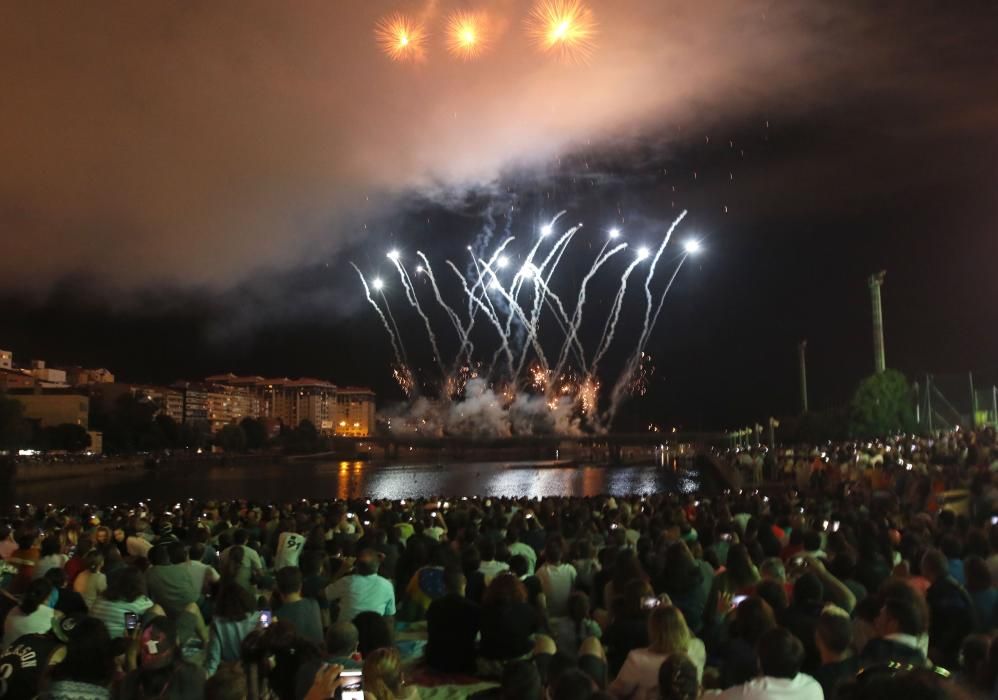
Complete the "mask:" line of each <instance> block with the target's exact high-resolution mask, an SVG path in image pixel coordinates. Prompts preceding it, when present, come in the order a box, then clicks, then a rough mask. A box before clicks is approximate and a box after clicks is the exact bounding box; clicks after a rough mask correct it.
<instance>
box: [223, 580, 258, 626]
mask: <svg viewBox="0 0 998 700" xmlns="http://www.w3.org/2000/svg"><path fill="white" fill-rule="evenodd" d="M254 609H256V602H255V601H254V600H253V594H252V593H250V592H249V591H247V590H246V589H245V588H243V587H242V586H240V585H239V584H238V583H236V582H235V581H229V582H227V583H223V584H222V587H221V589H220V590H219V591H218V597H217V598H215V617H217V618H221V619H223V620H231V621H232V622H238V621H240V620H244V619H246V616H247V615H249V614H250V613H251V612H253V611H254Z"/></svg>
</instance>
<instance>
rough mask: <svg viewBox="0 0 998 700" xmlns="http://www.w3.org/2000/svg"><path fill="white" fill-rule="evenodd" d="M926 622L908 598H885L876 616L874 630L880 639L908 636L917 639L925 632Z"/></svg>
mask: <svg viewBox="0 0 998 700" xmlns="http://www.w3.org/2000/svg"><path fill="white" fill-rule="evenodd" d="M925 625H926V620H925V619H924V616H923V615H922V614H921V613H920V611H919V609H918V607H917V606H916V605H915V602H914V601H913V600H911V599H910V598H902V597H898V596H887V597H886V598H885V599H884V604H883V606H882V607H881V608H880V614H879V615H878V616H877V620H876V628H877V632H878V633H879V634H880V636H882V637H886V636H887V635H889V634H908V635H911V636H913V637H917V636H918V635H920V634H921V633H922V632H924V631H925Z"/></svg>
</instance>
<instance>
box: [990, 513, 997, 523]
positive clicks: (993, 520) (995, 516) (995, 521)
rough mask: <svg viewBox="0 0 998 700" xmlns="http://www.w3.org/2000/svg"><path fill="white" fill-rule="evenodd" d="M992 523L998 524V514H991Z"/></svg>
mask: <svg viewBox="0 0 998 700" xmlns="http://www.w3.org/2000/svg"><path fill="white" fill-rule="evenodd" d="M991 524H992V525H998V515H992V516H991Z"/></svg>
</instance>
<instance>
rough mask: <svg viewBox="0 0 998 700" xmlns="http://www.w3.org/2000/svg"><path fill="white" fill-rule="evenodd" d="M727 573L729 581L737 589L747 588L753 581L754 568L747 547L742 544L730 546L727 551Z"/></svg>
mask: <svg viewBox="0 0 998 700" xmlns="http://www.w3.org/2000/svg"><path fill="white" fill-rule="evenodd" d="M726 566H727V572H728V575H729V576H730V577H731V581H732V582H733V583H734V584H735V585H736V586H738V587H741V586H747V585H749V584H751V583H753V582H754V580H755V567H754V565H753V564H752V557H751V556H749V551H748V547H746V546H745V545H743V544H736V545H732V546H731V548H730V549H728V560H727V565H726Z"/></svg>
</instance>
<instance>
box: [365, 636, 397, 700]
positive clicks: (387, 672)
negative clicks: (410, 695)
mask: <svg viewBox="0 0 998 700" xmlns="http://www.w3.org/2000/svg"><path fill="white" fill-rule="evenodd" d="M404 685H405V683H404V681H403V679H402V657H401V656H400V655H399V651H398V649H396V648H395V647H381V648H380V649H375V650H374V651H372V652H371V653H370V654H368V655H367V658H365V659H364V691H365V692H366V693H370V694H371V695H372V696H373V697H374V699H375V700H396V698H398V697H401V695H400V694H401V692H402V687H403V686H404Z"/></svg>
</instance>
